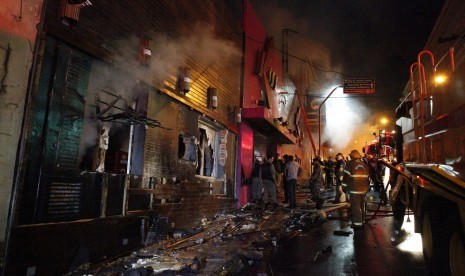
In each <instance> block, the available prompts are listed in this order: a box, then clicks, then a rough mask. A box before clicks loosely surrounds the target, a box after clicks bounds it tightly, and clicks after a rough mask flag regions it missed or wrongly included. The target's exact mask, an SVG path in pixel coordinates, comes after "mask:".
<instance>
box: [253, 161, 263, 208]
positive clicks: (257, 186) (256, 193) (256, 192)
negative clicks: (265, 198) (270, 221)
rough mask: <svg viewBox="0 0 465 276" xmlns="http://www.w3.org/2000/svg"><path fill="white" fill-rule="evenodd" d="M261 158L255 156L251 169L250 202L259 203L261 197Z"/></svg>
mask: <svg viewBox="0 0 465 276" xmlns="http://www.w3.org/2000/svg"><path fill="white" fill-rule="evenodd" d="M262 164H263V162H262V158H261V157H256V158H255V162H254V164H253V169H252V175H251V177H252V202H253V203H260V201H261V199H262V176H261V174H262V169H261V167H262Z"/></svg>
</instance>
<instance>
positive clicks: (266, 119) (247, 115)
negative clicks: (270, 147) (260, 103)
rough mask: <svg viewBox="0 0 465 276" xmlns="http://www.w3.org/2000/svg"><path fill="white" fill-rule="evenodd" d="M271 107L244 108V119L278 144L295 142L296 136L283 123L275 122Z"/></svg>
mask: <svg viewBox="0 0 465 276" xmlns="http://www.w3.org/2000/svg"><path fill="white" fill-rule="evenodd" d="M270 113H271V112H269V109H266V108H264V107H256V108H243V109H242V119H243V120H244V121H246V122H247V123H248V124H249V125H250V126H251V127H252V128H253V129H254V130H257V131H259V132H261V133H262V134H264V135H265V136H266V137H268V138H269V139H271V140H273V141H275V142H276V143H278V144H295V143H296V138H295V137H294V135H293V134H292V133H291V132H290V131H289V130H288V129H287V128H286V127H285V126H283V125H281V124H279V123H278V122H274V120H273V119H274V118H271V117H270Z"/></svg>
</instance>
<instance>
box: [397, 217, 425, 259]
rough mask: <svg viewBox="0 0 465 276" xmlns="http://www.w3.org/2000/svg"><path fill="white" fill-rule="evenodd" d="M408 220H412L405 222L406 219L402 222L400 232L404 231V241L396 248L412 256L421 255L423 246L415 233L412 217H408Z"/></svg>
mask: <svg viewBox="0 0 465 276" xmlns="http://www.w3.org/2000/svg"><path fill="white" fill-rule="evenodd" d="M410 219H411V220H412V221H411V222H406V221H405V220H406V219H405V220H404V224H403V226H402V230H404V231H405V235H406V239H405V241H403V242H401V243H400V244H399V245H397V248H398V249H400V250H402V251H406V252H410V253H413V254H422V252H423V244H422V242H421V235H420V234H419V233H415V230H414V227H415V224H414V221H413V216H412V215H410Z"/></svg>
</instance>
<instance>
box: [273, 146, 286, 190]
mask: <svg viewBox="0 0 465 276" xmlns="http://www.w3.org/2000/svg"><path fill="white" fill-rule="evenodd" d="M273 167H274V170H275V172H276V180H277V181H278V184H276V193H279V189H280V188H281V187H283V185H284V181H283V170H284V163H283V160H281V158H279V153H278V154H276V157H275V158H274V159H273Z"/></svg>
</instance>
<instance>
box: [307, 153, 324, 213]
mask: <svg viewBox="0 0 465 276" xmlns="http://www.w3.org/2000/svg"><path fill="white" fill-rule="evenodd" d="M320 161H321V159H320V158H319V157H316V158H313V162H312V165H313V172H312V175H311V176H310V180H309V181H308V182H309V186H310V193H311V194H312V200H313V201H314V202H315V204H316V206H315V208H316V209H318V210H320V209H321V207H322V206H323V202H324V200H323V199H322V198H321V196H320V191H321V188H322V187H323V173H322V170H323V169H322V166H321V163H320Z"/></svg>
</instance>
